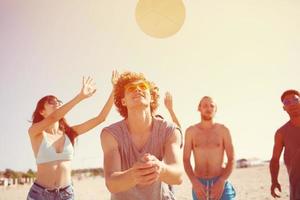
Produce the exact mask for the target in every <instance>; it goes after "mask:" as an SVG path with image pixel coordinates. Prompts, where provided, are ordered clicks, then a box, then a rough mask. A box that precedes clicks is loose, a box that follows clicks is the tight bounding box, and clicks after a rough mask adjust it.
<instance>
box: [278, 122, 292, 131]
mask: <svg viewBox="0 0 300 200" xmlns="http://www.w3.org/2000/svg"><path fill="white" fill-rule="evenodd" d="M289 126H290V123H289V121H288V122H286V123H285V124H283V125H282V126H281V127H280V128H278V129H277V131H276V133H277V134H281V133H284V132H286V130H287V129H289Z"/></svg>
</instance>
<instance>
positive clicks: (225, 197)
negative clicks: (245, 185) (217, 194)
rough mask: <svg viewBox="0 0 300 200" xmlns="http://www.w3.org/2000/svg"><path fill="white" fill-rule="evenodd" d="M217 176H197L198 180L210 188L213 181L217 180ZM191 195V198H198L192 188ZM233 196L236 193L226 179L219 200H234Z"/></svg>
mask: <svg viewBox="0 0 300 200" xmlns="http://www.w3.org/2000/svg"><path fill="white" fill-rule="evenodd" d="M218 178H219V177H214V178H210V179H203V178H198V180H199V182H200V183H202V184H203V185H204V186H208V187H209V188H210V187H211V186H212V185H213V184H214V183H215V182H217V180H218ZM192 195H193V200H198V198H197V196H196V193H195V192H194V190H193V191H192ZM235 196H236V193H235V190H234V188H233V186H232V185H231V183H229V182H228V181H225V185H224V190H223V194H222V197H221V199H220V200H234V197H235Z"/></svg>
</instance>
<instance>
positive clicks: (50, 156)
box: [36, 132, 74, 164]
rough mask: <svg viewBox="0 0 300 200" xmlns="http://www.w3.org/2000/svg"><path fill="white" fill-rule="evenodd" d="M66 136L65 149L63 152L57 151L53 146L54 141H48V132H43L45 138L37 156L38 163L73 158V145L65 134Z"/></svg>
mask: <svg viewBox="0 0 300 200" xmlns="http://www.w3.org/2000/svg"><path fill="white" fill-rule="evenodd" d="M64 137H65V144H64V149H63V151H62V152H61V153H56V150H55V148H54V147H53V146H52V143H50V142H49V141H48V138H47V133H45V132H43V139H42V142H41V145H40V148H39V151H38V153H37V156H36V163H37V164H42V163H47V162H52V161H56V160H72V159H73V154H74V148H73V145H72V143H71V141H70V139H69V137H68V136H67V135H66V134H64Z"/></svg>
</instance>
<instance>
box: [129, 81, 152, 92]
mask: <svg viewBox="0 0 300 200" xmlns="http://www.w3.org/2000/svg"><path fill="white" fill-rule="evenodd" d="M137 88H138V89H140V90H143V91H144V90H147V89H149V86H148V84H147V83H144V82H143V83H138V84H129V85H128V86H126V87H125V89H126V90H127V91H128V92H134V91H135V90H136V89H137Z"/></svg>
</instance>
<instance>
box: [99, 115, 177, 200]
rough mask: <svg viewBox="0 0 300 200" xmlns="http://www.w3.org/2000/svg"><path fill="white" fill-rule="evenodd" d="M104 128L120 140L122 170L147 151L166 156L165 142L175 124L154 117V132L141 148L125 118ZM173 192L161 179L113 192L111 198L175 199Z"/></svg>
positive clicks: (136, 199)
mask: <svg viewBox="0 0 300 200" xmlns="http://www.w3.org/2000/svg"><path fill="white" fill-rule="evenodd" d="M103 130H105V131H107V132H109V133H110V134H112V136H113V137H114V138H115V139H116V141H117V142H118V148H119V153H120V157H121V170H122V171H123V170H127V169H129V168H130V167H131V166H132V165H133V164H134V163H135V162H137V161H138V160H139V159H140V158H141V157H142V156H143V155H144V154H145V153H150V154H152V155H154V156H156V157H157V158H158V159H159V160H162V159H163V157H164V152H165V149H164V146H165V143H166V141H167V139H168V137H170V135H171V134H173V132H174V130H175V125H173V124H171V123H168V122H166V121H164V120H160V119H155V118H153V126H152V133H151V135H150V136H149V138H148V141H147V142H146V143H145V145H144V147H143V148H142V149H140V150H138V149H137V147H136V146H135V145H134V143H133V141H132V140H131V137H130V133H129V131H128V128H127V125H126V123H125V120H122V121H119V122H117V123H114V124H112V125H110V126H108V127H106V128H104V129H103ZM174 199H175V197H174V195H173V193H172V192H171V191H170V190H169V189H168V187H167V185H166V184H165V183H163V182H161V181H159V180H158V181H156V182H155V183H153V184H151V185H149V186H144V187H138V186H135V187H133V188H131V189H129V190H127V191H125V192H119V193H112V194H111V200H174Z"/></svg>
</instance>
